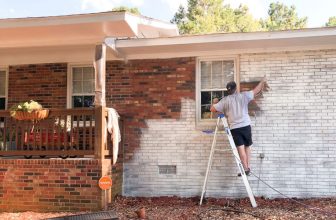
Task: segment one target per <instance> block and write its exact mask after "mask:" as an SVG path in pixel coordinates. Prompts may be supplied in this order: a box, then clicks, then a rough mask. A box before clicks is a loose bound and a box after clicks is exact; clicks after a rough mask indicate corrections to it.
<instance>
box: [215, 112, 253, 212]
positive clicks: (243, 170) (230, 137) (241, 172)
mask: <svg viewBox="0 0 336 220" xmlns="http://www.w3.org/2000/svg"><path fill="white" fill-rule="evenodd" d="M221 119H222V122H223V125H224V130H225V132H226V134H227V135H228V139H229V142H230V146H231V149H232V153H233V156H234V158H235V161H236V163H237V166H238V168H239V172H240V174H241V177H242V178H243V182H244V185H245V188H246V192H247V195H248V197H249V199H250V202H251V205H252V207H253V208H255V207H257V203H256V201H255V198H254V195H253V192H252V189H251V186H250V184H249V182H248V180H247V176H246V174H245V169H244V167H243V164H242V162H241V160H240V157H239V154H238V150H237V147H236V144H235V143H234V140H233V137H232V134H231V130H230V129H229V126H228V124H227V121H226V119H225V118H221Z"/></svg>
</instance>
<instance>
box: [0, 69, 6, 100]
mask: <svg viewBox="0 0 336 220" xmlns="http://www.w3.org/2000/svg"><path fill="white" fill-rule="evenodd" d="M5 95H6V72H5V71H0V96H5Z"/></svg>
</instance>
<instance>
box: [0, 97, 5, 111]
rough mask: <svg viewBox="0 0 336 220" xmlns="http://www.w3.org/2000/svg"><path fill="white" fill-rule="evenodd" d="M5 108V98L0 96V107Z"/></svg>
mask: <svg viewBox="0 0 336 220" xmlns="http://www.w3.org/2000/svg"><path fill="white" fill-rule="evenodd" d="M5 108H6V99H5V98H0V109H5Z"/></svg>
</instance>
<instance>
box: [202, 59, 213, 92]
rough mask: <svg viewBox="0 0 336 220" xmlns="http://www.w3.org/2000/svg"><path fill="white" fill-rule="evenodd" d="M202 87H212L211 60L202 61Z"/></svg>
mask: <svg viewBox="0 0 336 220" xmlns="http://www.w3.org/2000/svg"><path fill="white" fill-rule="evenodd" d="M201 88H202V89H210V88H211V62H201Z"/></svg>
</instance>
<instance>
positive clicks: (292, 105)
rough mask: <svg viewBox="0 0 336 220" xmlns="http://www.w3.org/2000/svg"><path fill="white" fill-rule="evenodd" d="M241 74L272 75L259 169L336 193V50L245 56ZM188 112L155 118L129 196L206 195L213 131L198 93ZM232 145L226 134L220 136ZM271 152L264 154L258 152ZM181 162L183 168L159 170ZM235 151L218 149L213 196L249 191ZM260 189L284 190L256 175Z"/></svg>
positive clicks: (298, 189)
mask: <svg viewBox="0 0 336 220" xmlns="http://www.w3.org/2000/svg"><path fill="white" fill-rule="evenodd" d="M240 72H241V73H240V74H241V75H240V78H241V81H252V80H253V79H254V78H261V77H263V76H265V75H266V76H267V78H268V83H269V85H270V87H271V90H270V91H269V92H268V93H265V94H264V98H263V99H260V100H258V105H259V106H260V108H261V109H262V111H261V112H257V116H256V117H252V118H251V120H252V126H253V128H252V130H253V139H254V147H253V155H252V161H251V162H252V170H253V171H254V172H255V173H256V174H257V175H260V177H261V178H262V179H263V180H265V181H267V182H268V183H269V184H270V185H272V186H274V187H275V188H277V189H278V190H280V191H282V192H284V193H286V194H287V195H288V196H291V197H328V196H329V197H330V196H334V195H335V193H336V176H335V172H336V162H335V161H336V127H335V124H336V51H335V50H325V51H300V52H286V53H285V52H284V53H265V54H242V55H241V56H240ZM181 101H182V108H181V111H182V112H181V119H179V120H171V119H162V120H147V121H146V123H147V125H148V128H147V129H143V130H142V138H141V146H140V148H138V149H137V152H135V155H134V157H133V160H131V161H128V162H126V163H125V165H124V194H125V195H127V196H171V195H177V196H199V195H200V193H201V188H202V184H203V179H204V174H205V170H206V166H207V160H208V156H209V152H210V146H211V142H212V135H207V134H204V133H203V132H202V131H201V129H199V128H196V122H195V118H196V116H195V114H196V112H195V106H196V103H195V101H194V100H185V99H182V100H181ZM217 144H218V146H220V148H221V149H224V148H225V146H226V147H227V146H228V143H227V141H226V138H225V135H224V134H223V133H221V134H220V136H219V140H218V142H217ZM260 153H264V154H265V158H264V159H263V160H261V159H260V158H259V157H258V155H259V154H260ZM158 165H176V167H177V174H176V175H160V174H158ZM237 172H238V169H237V167H236V165H235V161H234V159H233V157H232V156H231V155H230V154H229V153H218V154H216V155H215V158H214V162H213V170H212V172H211V174H210V178H209V184H208V191H207V196H212V197H236V198H237V197H246V191H245V189H244V185H243V184H242V181H241V179H240V178H238V177H237V176H236V175H237ZM249 179H250V183H251V187H252V189H253V192H254V193H255V195H256V196H266V197H270V198H272V197H281V196H280V195H279V194H277V193H276V192H274V191H272V190H270V189H269V188H268V187H267V186H265V185H264V184H263V183H261V182H260V181H259V180H258V179H256V178H255V177H249Z"/></svg>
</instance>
